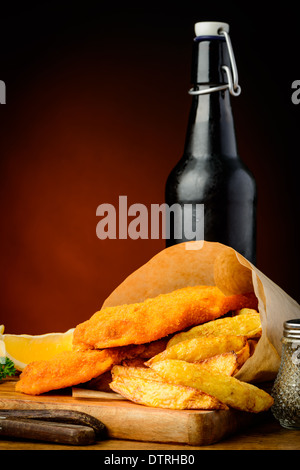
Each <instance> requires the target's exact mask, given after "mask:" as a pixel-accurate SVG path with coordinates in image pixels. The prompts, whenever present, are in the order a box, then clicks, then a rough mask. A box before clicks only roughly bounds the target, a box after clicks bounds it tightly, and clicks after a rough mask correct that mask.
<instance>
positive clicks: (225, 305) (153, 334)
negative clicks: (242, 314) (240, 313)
mask: <svg viewBox="0 0 300 470" xmlns="http://www.w3.org/2000/svg"><path fill="white" fill-rule="evenodd" d="M244 307H245V308H256V307H257V299H256V297H255V295H254V294H253V293H250V294H247V295H232V296H225V295H224V294H223V293H222V292H221V290H220V289H218V288H217V287H215V286H194V287H184V288H182V289H178V290H176V291H173V292H170V293H168V294H161V295H158V296H157V297H154V298H150V299H147V300H145V301H144V302H141V303H135V304H128V305H127V304H125V305H120V306H114V307H107V308H104V309H102V310H100V311H99V312H96V313H95V314H94V315H93V316H92V317H91V318H90V319H89V320H87V321H85V322H83V323H80V324H79V325H78V326H77V327H76V328H75V331H74V335H73V345H74V346H75V347H77V348H82V349H89V348H90V349H103V348H111V347H116V346H124V345H128V344H143V343H149V342H151V341H155V340H158V339H160V338H163V337H166V336H167V335H169V334H171V333H175V332H177V331H180V330H183V329H185V328H188V327H191V326H194V325H199V324H200V323H204V322H207V321H210V320H213V319H215V318H218V317H220V316H222V315H224V314H225V313H227V312H228V311H229V310H237V309H240V308H244Z"/></svg>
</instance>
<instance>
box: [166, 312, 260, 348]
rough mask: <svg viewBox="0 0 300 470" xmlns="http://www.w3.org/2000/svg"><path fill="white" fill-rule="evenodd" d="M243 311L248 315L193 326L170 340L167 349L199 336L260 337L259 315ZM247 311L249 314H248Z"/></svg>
mask: <svg viewBox="0 0 300 470" xmlns="http://www.w3.org/2000/svg"><path fill="white" fill-rule="evenodd" d="M243 310H248V313H246V312H245V313H243V314H240V315H237V316H235V317H224V318H219V319H217V320H213V321H210V322H207V323H204V324H203V325H198V326H195V327H194V328H191V329H190V330H189V331H183V332H181V333H178V334H176V335H175V336H173V338H171V339H170V341H169V342H168V344H167V348H169V347H170V346H174V344H176V343H180V342H181V341H185V340H187V339H192V338H197V337H199V336H209V335H213V336H220V335H242V336H247V338H257V337H260V336H261V332H262V329H261V322H260V316H259V313H258V312H256V311H255V310H250V309H243ZM249 310H250V311H251V313H249Z"/></svg>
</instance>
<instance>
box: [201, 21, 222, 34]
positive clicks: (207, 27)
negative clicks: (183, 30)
mask: <svg viewBox="0 0 300 470" xmlns="http://www.w3.org/2000/svg"><path fill="white" fill-rule="evenodd" d="M221 31H225V32H226V33H229V24H227V23H221V22H220V21H201V22H200V23H196V24H195V34H196V37H199V36H220V35H221V34H220V33H221Z"/></svg>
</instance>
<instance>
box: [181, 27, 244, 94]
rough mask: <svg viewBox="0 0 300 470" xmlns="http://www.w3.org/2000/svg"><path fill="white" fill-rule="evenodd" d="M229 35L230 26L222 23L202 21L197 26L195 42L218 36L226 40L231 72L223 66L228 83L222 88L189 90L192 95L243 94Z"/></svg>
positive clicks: (221, 86)
mask: <svg viewBox="0 0 300 470" xmlns="http://www.w3.org/2000/svg"><path fill="white" fill-rule="evenodd" d="M228 33H229V25H228V24H227V23H222V22H220V21H201V22H199V23H196V24H195V34H196V38H195V41H197V39H198V38H199V40H201V38H205V39H208V40H209V39H213V38H216V37H218V36H219V37H220V38H225V41H226V44H227V48H228V54H229V58H230V65H231V70H230V68H229V67H228V66H227V65H222V70H223V71H224V72H225V73H226V76H227V82H228V83H226V84H224V85H220V86H214V87H208V88H205V89H201V90H194V89H191V90H189V94H190V95H204V94H207V93H212V92H214V91H221V90H227V89H229V92H230V94H231V95H233V96H238V95H239V94H240V93H241V87H240V86H239V84H238V71H237V67H236V62H235V58H234V53H233V49H232V45H231V40H230V37H229V34H228Z"/></svg>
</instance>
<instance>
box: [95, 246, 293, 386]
mask: <svg viewBox="0 0 300 470" xmlns="http://www.w3.org/2000/svg"><path fill="white" fill-rule="evenodd" d="M195 285H216V286H218V287H219V288H220V289H221V290H222V291H223V292H224V293H225V294H226V295H230V294H237V293H241V294H242V293H246V292H255V294H256V296H257V298H258V310H259V313H260V317H261V323H262V336H261V338H260V340H259V342H258V345H257V347H256V349H255V352H254V354H253V356H252V357H251V358H250V359H248V361H246V363H245V364H244V366H243V367H242V368H241V370H240V371H239V373H238V375H237V376H236V377H237V378H239V379H240V380H243V381H246V382H263V381H269V380H273V379H274V378H275V376H276V374H277V372H278V368H279V364H280V355H281V337H282V331H283V322H284V321H286V320H289V319H292V318H300V305H299V304H298V303H297V302H296V301H295V300H293V299H292V298H291V297H290V296H289V295H288V294H286V293H285V292H284V291H283V290H282V289H281V288H280V287H279V286H277V285H276V284H275V283H274V282H272V281H271V280H270V279H269V278H267V277H266V276H265V275H264V274H263V273H262V272H261V271H259V270H258V269H257V268H256V267H255V266H253V265H252V264H251V263H250V262H249V261H247V260H246V259H245V258H244V257H243V256H241V255H240V254H239V253H237V252H236V251H235V250H233V249H232V248H230V247H228V246H225V245H222V244H220V243H213V242H203V241H196V242H187V243H181V244H179V245H175V246H172V247H170V248H166V249H165V250H162V251H161V252H159V253H158V254H157V255H155V256H154V257H153V258H151V259H150V260H149V261H148V262H147V263H146V264H144V265H143V266H141V267H140V268H139V269H137V270H136V271H134V272H133V273H132V274H130V275H129V276H128V277H127V278H126V279H125V280H124V281H123V282H122V283H121V284H120V285H119V286H118V287H117V288H116V289H115V290H114V291H113V292H112V293H111V294H110V296H109V297H108V298H107V299H106V300H105V302H104V304H103V306H102V308H104V307H109V306H114V305H122V304H128V303H134V302H143V301H144V300H145V299H147V298H149V297H155V296H156V295H159V294H162V293H167V292H172V291H173V290H175V289H179V288H181V287H185V286H195Z"/></svg>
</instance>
